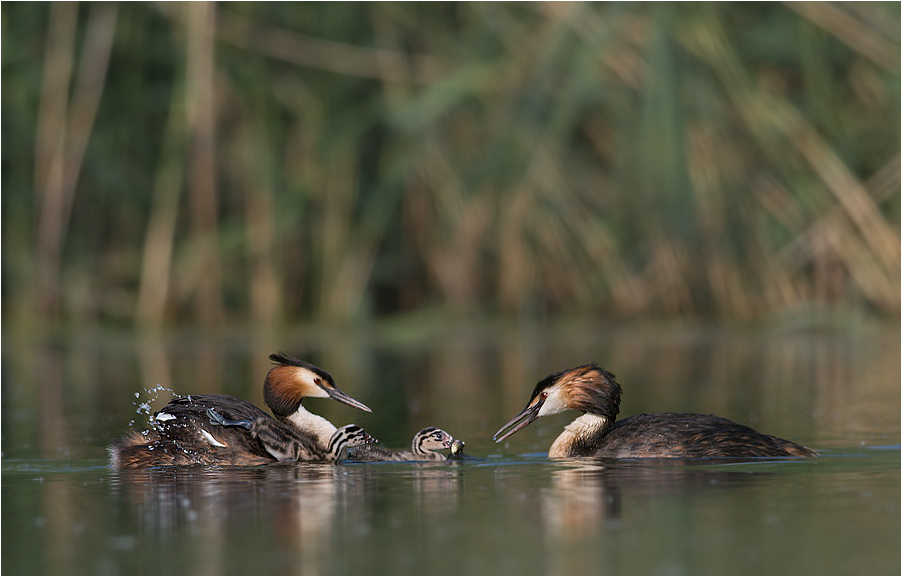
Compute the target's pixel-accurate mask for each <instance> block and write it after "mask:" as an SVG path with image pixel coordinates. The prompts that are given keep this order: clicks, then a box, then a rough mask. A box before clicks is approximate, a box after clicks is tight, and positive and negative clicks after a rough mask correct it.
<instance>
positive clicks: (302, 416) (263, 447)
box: [109, 353, 372, 468]
mask: <svg viewBox="0 0 902 577" xmlns="http://www.w3.org/2000/svg"><path fill="white" fill-rule="evenodd" d="M269 358H270V360H271V361H273V362H274V363H276V366H275V367H273V368H272V369H270V371H269V372H268V373H267V374H266V379H265V380H264V383H263V399H264V401H265V402H266V404H267V406H268V407H269V408H270V409H271V410H272V412H273V415H275V418H273V417H271V416H270V415H268V414H267V413H266V412H264V411H263V410H261V409H260V408H258V407H257V406H255V405H253V404H252V403H250V402H248V401H245V400H243V399H239V398H237V397H233V396H231V395H217V394H205V395H186V396H179V397H175V398H173V399H172V400H171V401H169V404H167V405H166V406H165V407H163V408H162V409H161V410H160V411H158V412H157V413H156V414H155V415H154V417H153V426H152V427H151V429H149V430H148V431H146V432H145V433H141V432H138V431H131V432H129V433H128V434H126V435H125V436H123V437H122V438H120V439H118V440H117V441H115V442H114V443H113V444H112V445H110V447H109V453H110V464H111V466H113V467H114V468H140V467H153V466H157V465H192V464H196V465H212V464H219V465H259V464H265V463H271V462H275V461H284V460H320V459H328V458H329V454H330V453H329V451H330V445H332V444H333V443H334V441H335V439H334V435H335V434H336V432H337V430H338V429H337V428H336V427H335V425H333V424H332V423H330V422H329V421H328V420H326V419H325V418H323V417H321V416H319V415H315V414H313V413H311V412H309V411H307V409H305V408H304V406H303V405H302V404H301V401H302V400H303V399H305V398H308V397H319V398H331V399H334V400H336V401H339V402H341V403H344V404H346V405H349V406H351V407H355V408H358V409H361V410H364V411H370V409H369V407H367V406H366V405H364V404H363V403H361V402H360V401H357V400H356V399H354V398H352V397H351V396H349V395H347V394H346V393H344V392H342V391H340V390H339V389H338V388H337V387H336V386H335V381H334V379H333V378H332V376H331V375H330V374H329V373H327V372H326V371H324V370H323V369H320V368H319V367H317V366H315V365H313V364H311V363H308V362H306V361H302V360H300V359H296V358H294V357H291V356H289V355H286V354H284V353H276V354H272V355H270V356H269ZM237 425H242V426H237ZM361 430H362V429H361ZM346 433H347V431H346ZM364 433H365V431H364ZM370 439H372V438H371V437H370Z"/></svg>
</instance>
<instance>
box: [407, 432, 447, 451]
mask: <svg viewBox="0 0 902 577" xmlns="http://www.w3.org/2000/svg"><path fill="white" fill-rule="evenodd" d="M453 440H454V437H452V436H451V435H449V434H448V433H446V432H445V431H443V430H441V429H437V428H436V427H426V428H425V429H423V430H421V431H420V432H418V433H417V434H416V435H414V437H413V450H414V452H417V453H422V452H425V451H438V450H440V449H448V448H450V447H451V441H453Z"/></svg>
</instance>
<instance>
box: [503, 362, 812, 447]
mask: <svg viewBox="0 0 902 577" xmlns="http://www.w3.org/2000/svg"><path fill="white" fill-rule="evenodd" d="M568 409H574V410H577V411H583V412H584V413H585V414H584V415H582V416H581V417H579V418H577V419H576V420H574V421H573V422H572V423H570V424H569V425H567V426H566V427H565V428H564V432H563V433H562V434H561V435H560V436H559V437H558V438H557V439H556V440H555V441H554V443H552V445H551V448H550V449H549V451H548V456H549V457H551V458H568V457H619V458H630V457H651V458H662V457H675V458H690V459H691V458H701V457H724V458H737V457H738V458H744V457H814V456H817V452H815V451H813V450H811V449H809V448H808V447H803V446H802V445H798V444H796V443H793V442H791V441H787V440H785V439H781V438H779V437H774V436H772V435H765V434H763V433H759V432H758V431H755V430H754V429H750V428H749V427H746V426H743V425H740V424H737V423H734V422H733V421H730V420H728V419H724V418H722V417H716V416H714V415H695V414H689V413H655V414H651V415H635V416H632V417H628V418H626V419H622V420H620V421H615V419H616V417H617V413H618V412H620V385H619V384H618V383H617V381H615V380H614V375H612V374H611V373H609V372H607V371H605V370H604V369H602V368H601V367H599V366H598V365H596V364H590V365H581V366H578V367H573V368H572V369H568V370H566V371H561V372H559V373H554V374H551V375H548V376H547V377H545V378H544V379H542V380H541V381H539V383H538V384H537V385H536V388H535V390H533V392H532V397H531V398H530V400H529V403H528V404H527V405H526V408H525V409H523V410H522V411H520V413H519V414H518V415H517V416H516V417H514V418H513V419H511V420H510V421H509V422H508V423H507V424H506V425H504V426H503V427H501V429H500V430H499V431H498V432H497V433H495V436H494V437H493V438H494V439H495V441H496V442H499V443H500V442H501V441H503V440H504V439H506V438H507V437H509V436H511V435H513V434H514V433H516V432H517V431H519V430H520V429H522V428H524V427H525V426H527V425H528V424H530V423H531V422H533V421H535V420H536V419H537V418H539V417H546V416H548V415H555V414H557V413H560V412H562V411H566V410H568ZM507 429H509V430H508V431H507V432H506V433H504V434H503V435H502V432H504V431H505V430H507Z"/></svg>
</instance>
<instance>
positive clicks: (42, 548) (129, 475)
mask: <svg viewBox="0 0 902 577" xmlns="http://www.w3.org/2000/svg"><path fill="white" fill-rule="evenodd" d="M900 344H902V343H900V335H899V328H898V326H889V327H881V326H872V325H867V324H861V323H859V324H856V325H854V326H851V327H837V326H820V327H817V326H812V325H794V326H790V325H786V324H783V325H780V326H769V327H759V328H743V329H737V328H730V327H727V328H724V327H704V326H683V325H680V326H671V325H652V326H621V327H618V326H613V327H612V326H601V325H593V326H587V325H584V324H580V325H565V324H556V325H542V324H535V325H528V326H525V327H524V326H517V327H513V328H512V327H497V326H479V327H476V326H453V325H452V326H447V327H445V328H444V329H442V330H429V331H425V330H422V329H417V328H411V327H408V326H404V325H400V324H396V325H387V326H380V327H378V328H369V329H365V330H363V329H361V330H356V331H352V330H347V331H323V330H313V329H310V330H304V331H295V332H292V331H286V332H283V333H242V334H238V333H235V334H226V335H223V334H218V335H208V334H202V333H188V332H181V333H176V334H171V335H166V336H165V337H160V338H135V337H132V336H129V335H125V334H119V335H117V334H113V335H111V334H100V333H98V334H89V335H85V334H80V335H77V337H75V338H67V337H61V336H56V337H53V338H37V337H34V336H31V337H27V338H26V337H22V336H21V335H14V334H4V338H3V340H2V347H3V359H2V451H3V463H2V572H3V573H4V574H56V573H65V574H70V573H76V574H85V573H90V574H106V573H143V574H174V573H177V574H186V573H187V574H195V573H201V574H209V573H215V574H235V573H252V574H260V573H264V574H265V573H293V574H311V573H313V574H320V573H327V574H361V573H362V574H497V573H504V574H515V573H516V574H548V573H553V574H568V573H582V574H588V573H591V574H601V573H646V574H648V573H654V574H660V573H665V574H672V573H699V574H740V573H741V574H749V573H767V574H777V573H779V574H785V573H796V574H798V573H803V574H899V573H900V549H899V543H900V444H899V443H900V379H902V377H900ZM277 350H284V351H285V352H288V353H290V354H294V355H297V356H301V357H302V358H306V359H308V360H310V361H312V362H314V363H316V364H318V365H319V366H322V367H324V368H326V369H327V370H329V371H330V372H331V373H332V375H333V376H334V377H335V379H336V381H337V383H338V386H339V387H340V388H341V389H342V390H344V391H345V392H347V393H348V394H350V395H352V396H353V397H355V398H357V399H359V400H360V401H362V402H364V403H366V404H367V405H369V406H370V407H371V408H373V409H374V412H373V413H363V412H360V411H355V410H354V409H352V408H350V407H345V406H343V405H338V404H337V403H334V402H329V401H327V400H312V401H310V402H308V404H307V406H308V408H310V409H311V410H312V411H314V412H317V413H319V414H322V415H324V416H326V417H327V418H329V419H330V420H332V421H333V422H335V423H337V424H345V423H349V422H354V423H357V424H359V425H361V426H363V427H364V428H366V429H367V430H368V431H369V432H370V433H371V434H373V435H374V436H376V437H377V438H379V439H380V441H382V442H383V443H384V444H386V445H388V446H391V447H396V448H402V447H405V446H407V445H408V444H409V442H410V439H411V437H412V436H413V434H414V433H415V432H416V431H417V430H419V429H420V428H422V427H424V426H427V425H435V426H438V427H442V428H444V429H446V430H447V431H448V432H450V433H451V434H452V435H454V436H455V437H458V438H461V439H463V440H465V441H466V442H467V446H466V453H467V454H468V455H470V456H471V457H472V458H471V459H468V460H464V461H455V462H444V463H428V464H413V463H373V464H359V463H358V464H355V463H350V464H336V465H333V464H323V463H289V464H279V465H273V466H266V467H255V468H176V469H169V468H160V469H153V470H145V471H112V470H110V469H109V468H108V467H107V462H106V452H105V446H106V444H107V443H109V441H110V440H111V439H112V438H114V437H115V436H116V435H118V434H121V433H122V432H123V431H125V430H126V429H127V427H128V426H129V424H130V423H135V424H137V425H138V426H141V425H144V424H146V423H147V415H146V410H145V409H144V407H145V406H147V405H149V406H150V407H151V409H152V410H157V409H159V408H160V407H162V405H163V404H165V402H166V401H167V400H168V399H169V393H168V390H173V391H176V392H178V393H201V392H205V393H209V392H224V393H229V394H234V395H237V396H241V397H244V398H247V399H249V400H251V401H253V402H255V403H257V404H258V405H260V406H263V402H262V391H261V385H262V381H263V376H264V375H265V373H266V371H267V370H268V368H269V366H270V364H269V361H268V359H267V355H268V354H269V353H271V352H274V351H277ZM592 361H597V362H598V363H599V364H601V365H602V366H604V367H605V368H607V369H609V370H610V371H612V372H614V373H615V374H616V375H617V377H618V381H619V382H620V383H621V384H622V385H623V388H624V396H623V405H622V410H621V415H622V416H628V415H631V414H635V413H640V412H656V411H686V412H703V413H715V414H718V415H721V416H724V417H728V418H730V419H733V420H735V421H738V422H741V423H743V424H747V425H750V426H752V427H755V428H757V429H759V430H761V431H764V432H767V433H772V434H776V435H779V436H782V437H786V438H789V439H792V440H794V441H797V442H800V443H803V444H806V445H808V446H811V447H813V448H816V449H818V450H819V451H821V453H822V454H821V456H820V457H817V458H813V459H794V460H759V461H746V462H706V461H695V462H669V461H651V462H644V461H640V460H635V461H605V460H573V461H550V460H548V459H547V457H546V455H545V453H546V452H547V449H548V447H549V445H550V444H551V442H552V441H553V440H554V438H555V437H556V436H557V435H558V433H559V432H560V431H561V429H562V427H563V426H564V425H565V424H567V423H568V422H569V421H570V420H572V419H573V418H575V417H576V416H577V415H576V414H574V413H570V414H565V415H559V416H556V417H552V418H546V419H541V420H540V421H538V422H536V423H534V424H532V425H530V426H529V427H528V428H526V429H524V430H523V431H521V432H519V433H517V434H516V435H514V436H513V437H511V438H509V439H507V440H506V441H505V442H504V443H502V444H495V443H493V442H492V441H491V436H492V434H493V433H494V432H495V431H496V430H497V429H498V428H499V427H500V426H501V425H503V424H504V423H505V422H507V420H508V419H510V418H511V417H512V416H513V415H515V414H516V413H517V412H518V411H520V409H522V408H523V406H524V405H525V404H526V401H527V400H528V396H529V393H530V392H531V391H532V388H533V386H534V385H535V383H536V381H538V380H539V379H540V378H542V377H544V376H545V375H546V374H548V373H550V372H553V371H557V370H561V369H564V368H567V367H570V366H573V365H576V364H581V363H586V362H592ZM161 387H162V388H165V389H166V390H163V389H161Z"/></svg>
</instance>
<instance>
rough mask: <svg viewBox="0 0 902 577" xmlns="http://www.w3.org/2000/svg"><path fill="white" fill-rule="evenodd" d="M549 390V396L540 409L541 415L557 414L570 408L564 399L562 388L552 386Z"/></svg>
mask: <svg viewBox="0 0 902 577" xmlns="http://www.w3.org/2000/svg"><path fill="white" fill-rule="evenodd" d="M547 392H548V397H547V398H546V399H545V402H544V403H542V408H540V409H539V416H540V417H547V416H549V415H556V414H558V413H562V412H564V411H566V410H567V409H569V408H570V407H568V406H567V402H566V400H565V399H564V396H563V395H562V394H561V391H560V389H557V388H551V389H548V391H547Z"/></svg>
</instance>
